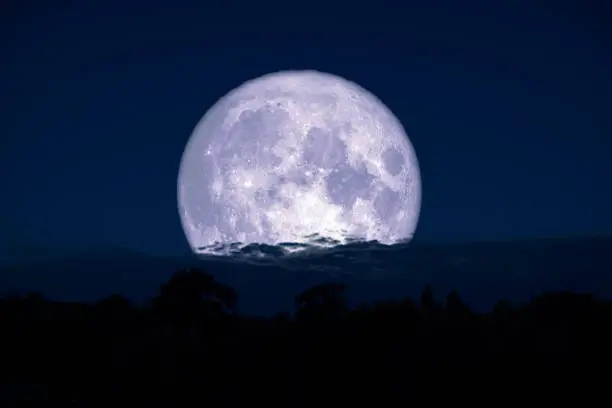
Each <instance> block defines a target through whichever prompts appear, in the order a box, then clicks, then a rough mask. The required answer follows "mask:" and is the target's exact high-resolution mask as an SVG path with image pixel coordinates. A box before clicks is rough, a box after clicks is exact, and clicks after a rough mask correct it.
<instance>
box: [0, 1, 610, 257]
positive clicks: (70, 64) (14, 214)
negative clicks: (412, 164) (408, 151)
mask: <svg viewBox="0 0 612 408" xmlns="http://www.w3.org/2000/svg"><path fill="white" fill-rule="evenodd" d="M217 3H219V5H217V6H211V5H208V2H193V1H189V2H188V1H180V0H175V1H172V2H170V1H168V2H161V1H147V2H136V1H132V2H130V1H127V0H126V1H122V2H118V1H113V0H106V1H94V0H90V1H78V2H77V1H52V0H49V1H27V0H26V1H18V0H12V1H6V0H5V1H4V2H1V3H0V50H1V52H2V54H1V55H2V57H1V61H2V63H1V64H0V95H1V96H0V98H1V99H0V103H2V112H3V115H2V119H3V120H2V121H1V123H0V135H1V139H0V176H1V179H0V181H1V183H2V200H0V224H1V229H0V239H2V240H8V241H9V242H15V241H20V242H29V243H34V244H37V245H45V246H61V247H68V248H70V247H82V246H93V247H108V246H122V247H127V248H132V249H137V250H142V251H148V252H157V253H174V252H180V251H184V250H185V249H186V248H187V243H186V240H185V238H184V235H183V232H182V229H181V226H180V221H179V216H178V211H177V203H176V180H177V172H178V167H179V161H180V158H181V154H182V152H183V149H184V147H185V144H186V142H187V140H188V137H189V135H190V133H191V131H192V129H193V127H194V126H195V125H196V123H197V122H198V120H199V119H200V118H201V116H202V115H203V114H204V113H205V112H206V110H207V109H208V108H209V107H210V106H212V105H213V104H214V103H215V102H216V101H217V100H218V99H219V98H220V97H222V96H223V95H224V94H225V93H226V92H228V91H230V90H231V89H232V88H234V87H236V86H238V85H239V84H240V83H242V82H243V81H245V80H248V79H252V78H254V77H257V76H260V75H263V74H265V73H268V72H273V71H278V70H281V69H317V70H322V71H327V72H331V73H334V74H338V75H341V76H343V77H345V78H347V79H349V80H352V81H355V82H357V83H358V84H360V85H361V86H363V87H365V88H367V89H369V90H370V91H372V92H373V93H374V94H375V95H377V96H378V97H379V98H381V99H382V100H383V101H384V102H385V103H386V104H387V106H388V107H389V108H390V109H391V110H392V111H393V112H394V113H395V114H396V115H397V116H398V117H399V119H400V120H401V121H402V123H403V125H404V126H405V128H406V130H407V132H408V134H409V136H410V139H411V141H412V143H413V145H414V146H415V149H416V152H417V155H418V159H419V162H420V166H421V173H422V177H423V208H422V213H421V220H420V223H419V227H418V229H417V232H416V238H417V239H419V240H422V241H435V242H439V241H466V240H487V239H495V240H497V239H506V238H515V237H534V236H549V235H573V234H591V233H612V211H611V209H612V194H611V192H612V191H611V188H610V185H612V160H611V158H612V137H611V136H612V124H611V115H610V113H611V112H612V75H610V72H612V41H611V39H612V35H611V34H612V33H611V30H610V27H611V26H612V21H611V20H610V15H611V14H610V5H609V2H606V1H585V0H583V1H578V0H576V1H573V2H570V1H547V2H544V1H536V0H532V1H523V0H513V1H501V0H500V1H495V2H493V1H478V2H475V1H471V2H470V1H431V2H429V1H422V2H418V3H419V5H414V4H411V3H409V2H406V3H404V2H387V4H389V5H388V6H386V9H384V8H383V6H382V4H383V3H381V6H380V7H378V8H376V9H368V8H358V7H361V6H360V5H359V4H355V5H353V6H351V7H357V8H355V9H353V10H347V9H343V10H341V9H338V10H328V9H320V8H318V7H317V6H315V5H313V4H311V3H310V2H307V3H303V2H302V3H300V4H301V6H300V4H294V3H285V8H283V9H280V8H276V9H274V8H270V9H268V10H263V9H259V8H257V7H259V4H258V3H261V2H251V3H246V4H239V3H231V4H230V3H228V6H227V7H226V8H223V6H221V4H224V3H223V2H217ZM327 3H330V2H327ZM371 3H372V2H364V3H363V6H364V7H365V6H368V5H371ZM75 4H76V5H75ZM196 4H199V5H196ZM306 4H308V7H307V8H305V7H304V6H305V5H306ZM343 4H344V6H345V7H348V5H349V4H353V3H343ZM392 4H396V5H392ZM415 4H416V3H415ZM339 5H340V3H338V6H339Z"/></svg>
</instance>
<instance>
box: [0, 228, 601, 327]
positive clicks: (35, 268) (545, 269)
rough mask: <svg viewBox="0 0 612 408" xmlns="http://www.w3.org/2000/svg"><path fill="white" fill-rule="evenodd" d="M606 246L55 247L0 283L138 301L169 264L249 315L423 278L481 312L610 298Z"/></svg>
mask: <svg viewBox="0 0 612 408" xmlns="http://www.w3.org/2000/svg"><path fill="white" fill-rule="evenodd" d="M288 245H290V244H288ZM610 248H612V237H610V236H598V237H578V238H576V237H570V238H549V239H529V240H516V241H500V242H474V243H461V244H420V243H415V242H413V243H410V244H398V245H392V246H385V245H380V244H377V243H375V242H361V243H353V244H349V245H343V246H339V247H336V248H333V249H330V250H323V251H310V252H308V251H307V252H304V253H301V254H298V255H288V256H284V255H282V253H283V251H282V250H281V249H279V248H274V247H266V246H255V247H253V246H250V247H248V248H243V250H241V251H239V252H238V253H234V254H233V255H232V256H227V257H215V256H200V257H196V256H182V257H163V256H151V255H147V254H142V253H136V252H132V251H126V250H121V249H115V250H96V251H93V250H90V251H79V252H78V253H72V254H70V253H68V252H67V251H63V252H62V254H61V257H60V256H56V257H54V258H53V259H44V260H40V259H36V258H35V259H28V258H26V259H22V260H20V261H13V262H12V263H11V264H9V265H4V266H3V265H2V264H1V263H0V284H2V287H0V289H1V290H3V291H6V290H7V289H10V291H11V292H15V291H16V292H21V293H25V292H28V291H40V292H44V293H45V294H46V296H48V297H49V298H50V299H63V300H75V301H95V300H97V299H100V298H102V297H104V296H106V295H107V294H108V293H111V292H116V293H120V294H122V295H124V296H126V297H127V298H128V299H130V300H131V301H133V302H135V303H136V304H143V303H145V302H147V301H148V300H149V299H150V298H151V297H152V296H154V295H155V293H156V292H157V290H158V288H159V286H160V285H161V284H163V283H164V282H166V281H167V280H168V279H169V278H170V276H171V274H172V273H173V272H174V271H177V270H181V269H186V268H192V267H193V268H200V269H202V270H206V271H208V272H209V273H211V274H212V275H214V276H215V278H217V279H218V280H219V281H221V282H223V283H225V284H228V285H230V286H232V287H234V288H235V289H236V290H237V291H238V292H239V293H240V295H241V299H240V302H239V306H238V307H239V310H240V311H241V312H246V313H248V314H255V315H264V316H273V315H274V314H276V313H277V312H279V311H282V312H286V313H289V312H291V311H292V309H293V295H294V294H295V293H300V292H302V291H304V290H305V289H306V288H308V287H311V286H313V285H316V284H318V283H321V282H326V281H328V280H333V281H339V282H342V283H343V284H345V285H346V286H347V299H348V302H349V304H350V305H351V306H355V305H356V304H358V303H361V302H373V301H376V300H381V299H401V298H403V297H404V296H412V297H417V296H419V291H420V290H421V288H423V287H424V286H425V285H426V284H431V285H433V286H434V287H436V288H437V289H438V290H439V291H441V292H449V291H450V290H453V289H456V290H459V291H460V292H461V293H462V295H463V297H464V298H465V300H466V302H468V303H469V304H470V306H471V307H472V308H474V309H475V310H479V311H486V310H490V309H491V308H492V307H493V306H494V304H495V303H496V301H497V300H498V299H499V298H505V299H509V300H511V301H514V302H523V301H527V300H528V299H529V298H530V297H531V296H533V295H535V294H538V293H543V292H550V291H558V290H577V291H582V292H586V293H591V294H593V295H595V296H597V297H601V298H609V297H610V298H612V274H610V271H611V270H612V251H610ZM262 254H263V255H262Z"/></svg>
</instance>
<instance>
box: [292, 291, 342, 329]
mask: <svg viewBox="0 0 612 408" xmlns="http://www.w3.org/2000/svg"><path fill="white" fill-rule="evenodd" d="M345 289H346V288H345V286H344V285H342V284H339V283H335V282H332V283H322V284H319V285H316V286H313V287H311V288H309V289H307V290H305V291H304V292H302V293H301V294H299V295H298V296H296V297H295V305H296V308H297V312H296V316H297V317H298V318H299V319H310V320H312V319H319V320H322V321H323V320H331V319H337V318H340V317H342V316H344V314H345V313H346V311H347V305H346V298H345V296H344V291H345Z"/></svg>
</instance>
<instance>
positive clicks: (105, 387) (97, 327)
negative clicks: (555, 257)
mask: <svg viewBox="0 0 612 408" xmlns="http://www.w3.org/2000/svg"><path fill="white" fill-rule="evenodd" d="M345 289H346V288H345V287H344V286H343V285H341V284H338V283H334V282H329V283H324V284H320V285H317V286H314V287H312V288H310V289H307V290H305V291H304V292H303V293H301V294H299V295H297V296H296V297H295V313H294V314H293V315H289V314H279V315H277V316H275V317H273V318H261V317H249V316H241V315H239V314H238V313H237V298H238V297H237V294H236V292H235V291H234V290H233V289H232V288H231V287H228V286H226V285H224V284H222V283H220V282H217V281H216V280H215V279H214V278H213V277H212V276H211V275H208V274H206V273H204V272H203V271H200V270H197V269H189V270H183V271H179V272H177V273H175V274H174V275H173V276H172V278H171V279H170V280H169V281H168V282H167V283H166V284H164V285H162V287H161V288H160V291H159V294H158V295H157V296H156V297H155V298H153V299H152V300H151V302H150V304H149V305H146V306H136V305H132V304H130V302H129V301H128V300H127V299H125V298H124V297H122V296H121V295H111V296H109V297H107V298H105V299H102V300H100V301H99V302H97V303H95V304H84V303H70V302H56V301H51V300H48V299H45V298H44V297H43V296H42V294H37V293H31V294H27V295H25V296H22V297H15V296H12V297H10V298H4V299H1V300H0V318H1V324H2V337H3V348H1V349H0V350H1V351H0V352H1V353H2V354H1V355H0V359H1V360H0V361H2V368H3V380H2V383H0V386H1V387H0V403H1V404H2V406H10V404H12V403H17V402H19V401H22V402H23V400H25V398H26V394H27V396H30V397H32V398H34V397H36V398H38V400H39V401H44V403H45V404H50V403H63V404H68V403H69V402H70V401H72V402H70V403H71V404H72V406H75V404H77V402H78V403H79V404H80V405H81V406H91V405H104V404H107V405H108V404H110V403H117V402H122V403H126V402H127V401H133V402H134V403H135V404H138V405H143V404H150V403H155V404H158V405H159V404H161V403H166V404H170V405H172V406H181V405H182V404H183V403H184V404H185V405H195V404H198V403H207V404H209V405H213V406H236V405H240V404H245V403H253V402H254V401H262V402H264V403H267V404H268V405H270V404H273V405H283V406H287V405H300V404H301V405H306V404H311V405H312V404H315V403H320V402H321V401H328V402H330V403H331V401H333V400H334V398H336V397H337V398H340V400H341V401H342V404H349V403H362V402H364V401H366V398H374V400H371V401H374V403H376V404H377V405H384V404H385V403H386V402H385V400H386V399H389V401H391V402H389V403H393V404H397V403H414V401H415V398H416V395H418V394H419V393H420V392H422V391H423V390H425V389H428V388H427V387H430V388H431V387H438V388H443V387H447V386H448V387H450V386H454V387H457V386H459V385H460V384H466V385H468V386H469V384H472V386H473V384H479V385H478V386H479V387H485V384H488V385H487V387H497V389H505V392H510V391H509V390H514V391H512V392H517V391H516V390H517V389H524V390H527V389H528V388H521V387H519V386H518V385H517V384H519V383H520V384H527V383H528V382H529V380H530V379H533V380H536V379H542V378H544V376H550V378H553V377H554V378H565V381H568V379H576V378H578V377H580V378H582V379H585V378H587V377H588V376H589V375H595V374H594V373H595V371H596V370H602V371H603V370H605V369H607V364H609V362H610V353H609V345H610V344H612V343H610V341H611V340H612V334H611V333H612V332H611V331H610V330H609V325H610V321H612V320H611V318H612V304H611V303H610V302H604V301H600V300H597V299H595V298H593V297H591V296H588V295H584V294H574V293H568V292H562V293H551V294H545V295H541V296H538V297H536V298H533V299H532V300H531V301H530V302H528V303H527V304H524V305H512V304H510V303H508V302H506V301H503V300H500V301H499V302H498V304H497V305H496V307H495V308H494V310H493V311H492V312H490V313H476V312H474V311H472V310H470V308H469V306H468V305H467V304H465V303H464V302H463V301H462V299H461V297H460V295H459V293H458V292H457V291H452V292H450V293H449V294H448V295H447V296H446V298H445V301H444V302H439V301H437V300H436V299H435V297H434V291H433V288H432V287H431V286H427V287H425V288H424V289H423V292H422V295H421V299H420V302H419V303H416V302H414V301H413V300H411V299H404V300H402V301H382V302H379V303H376V304H370V305H361V306H359V307H357V308H354V309H351V308H349V307H348V306H347V302H346V298H345ZM516 373H520V375H518V374H516ZM517 375H518V377H517ZM512 376H514V377H513V378H514V380H512V381H511V382H510V381H509V380H503V381H502V380H501V379H502V378H506V379H507V378H510V377H512ZM546 378H549V377H546ZM444 389H446V388H444ZM487 389H491V390H492V389H494V388H487ZM19 390H21V391H19ZM23 390H27V392H24V391H23ZM28 398H29V397H28ZM18 400H19V401H18ZM41 403H42V402H41Z"/></svg>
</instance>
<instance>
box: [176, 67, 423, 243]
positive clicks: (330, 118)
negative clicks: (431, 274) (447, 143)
mask: <svg viewBox="0 0 612 408" xmlns="http://www.w3.org/2000/svg"><path fill="white" fill-rule="evenodd" d="M178 207H179V213H180V218H181V223H182V226H183V230H184V232H185V235H186V238H187V240H188V242H189V245H190V246H191V248H192V249H193V251H194V252H196V253H202V252H205V253H206V252H209V253H210V252H214V248H220V247H222V246H225V245H241V246H245V245H248V244H254V243H258V244H268V245H277V244H281V243H295V244H308V245H313V244H314V245H316V243H317V242H318V243H319V244H322V243H328V244H329V243H334V244H343V243H347V242H351V241H355V240H365V241H373V240H376V241H378V242H380V243H382V244H394V243H397V242H405V241H407V240H410V239H411V238H412V236H413V234H414V231H415V229H416V226H417V223H418V219H419V214H420V208H421V178H420V171H419V165H418V162H417V158H416V154H415V152H414V148H413V146H412V144H411V142H410V140H409V139H408V136H407V135H406V132H405V130H404V128H403V127H402V125H401V123H400V122H399V120H398V119H397V118H396V117H395V116H394V115H393V114H392V113H391V111H390V110H389V109H388V108H387V107H386V106H385V105H384V104H383V103H382V102H381V101H380V100H379V99H377V98H376V97H375V96H374V95H373V94H371V93H370V92H369V91H366V90H365V89H364V88H362V87H360V86H359V85H357V84H355V83H353V82H350V81H347V80H345V79H343V78H341V77H338V76H336V75H332V74H327V73H322V72H318V71H283V72H277V73H273V74H268V75H265V76H262V77H259V78H256V79H253V80H250V81H247V82H245V83H244V84H242V85H241V86H239V87H238V88H236V89H234V90H232V91H231V92H229V93H228V94H227V95H225V96H224V97H223V98H221V99H220V100H219V101H218V102H217V103H216V104H215V105H214V106H213V107H212V108H210V110H209V111H208V112H206V114H205V115H204V117H203V118H202V119H201V120H200V121H199V122H198V124H197V125H196V127H195V129H194V131H193V133H192V134H191V137H190V139H189V141H188V143H187V146H186V148H185V151H184V153H183V157H182V159H181V164H180V170H179V176H178ZM298 247H299V246H298Z"/></svg>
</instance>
